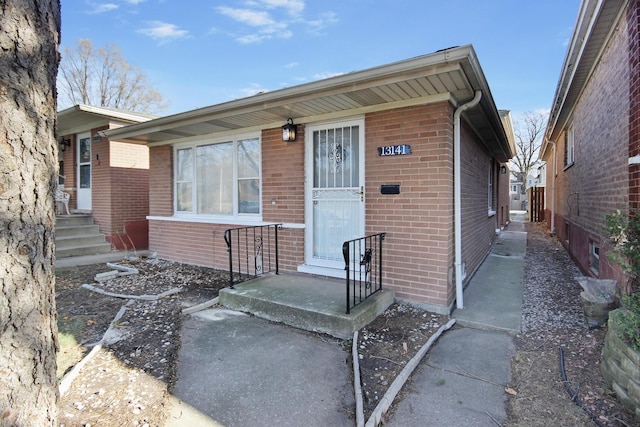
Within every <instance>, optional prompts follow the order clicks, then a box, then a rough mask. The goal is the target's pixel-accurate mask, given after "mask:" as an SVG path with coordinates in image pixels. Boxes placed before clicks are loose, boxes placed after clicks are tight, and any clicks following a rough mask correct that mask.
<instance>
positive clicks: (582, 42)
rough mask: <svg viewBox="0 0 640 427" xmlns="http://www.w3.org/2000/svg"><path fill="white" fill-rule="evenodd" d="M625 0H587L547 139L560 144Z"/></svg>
mask: <svg viewBox="0 0 640 427" xmlns="http://www.w3.org/2000/svg"><path fill="white" fill-rule="evenodd" d="M624 4H625V1H624V0H607V1H601V0H592V1H585V2H584V3H583V7H582V8H581V10H580V14H579V17H578V22H577V23H576V25H575V28H574V32H573V35H572V39H571V43H570V45H569V49H568V51H567V56H566V58H565V61H564V64H563V68H562V73H561V76H560V81H559V82H558V87H557V89H556V95H555V97H554V100H553V105H552V108H551V113H550V116H549V128H548V129H547V131H546V138H547V139H549V140H552V141H556V140H557V139H558V137H559V136H560V134H561V133H562V130H563V129H564V128H565V127H566V125H567V122H568V121H569V120H570V119H571V114H572V113H573V109H574V107H575V105H576V103H577V101H578V99H579V98H580V95H581V94H582V92H583V91H584V88H585V86H586V84H587V82H588V80H589V78H590V76H591V74H592V72H593V69H594V67H595V66H596V64H597V62H598V60H599V58H600V56H601V54H602V51H603V49H604V47H605V45H606V43H607V41H608V39H609V37H610V35H611V32H612V31H613V29H614V26H615V24H616V22H617V20H618V17H619V16H620V13H621V11H622V8H623V6H624Z"/></svg>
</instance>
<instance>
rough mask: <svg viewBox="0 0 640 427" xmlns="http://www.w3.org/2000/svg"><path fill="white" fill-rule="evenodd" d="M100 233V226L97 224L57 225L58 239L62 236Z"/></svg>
mask: <svg viewBox="0 0 640 427" xmlns="http://www.w3.org/2000/svg"><path fill="white" fill-rule="evenodd" d="M91 234H100V227H99V226H98V225H96V224H91V225H76V226H63V227H60V226H56V239H57V238H61V237H72V236H85V235H91Z"/></svg>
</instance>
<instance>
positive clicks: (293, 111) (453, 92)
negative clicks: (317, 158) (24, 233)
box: [107, 46, 511, 161]
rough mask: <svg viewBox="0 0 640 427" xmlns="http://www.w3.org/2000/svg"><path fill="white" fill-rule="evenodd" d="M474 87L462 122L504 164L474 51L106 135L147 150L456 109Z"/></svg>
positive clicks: (449, 52) (501, 139)
mask: <svg viewBox="0 0 640 427" xmlns="http://www.w3.org/2000/svg"><path fill="white" fill-rule="evenodd" d="M477 90H481V91H482V92H483V97H482V100H481V104H480V106H479V107H476V108H473V109H470V110H468V111H467V112H465V114H464V115H465V118H466V120H467V121H468V122H469V124H470V125H471V126H472V128H473V129H474V130H475V131H476V132H477V133H478V135H479V136H480V137H481V138H483V140H485V144H487V145H488V146H493V145H495V146H496V147H495V150H492V152H493V151H495V153H497V154H499V157H500V158H501V159H503V160H501V161H506V160H507V159H508V158H510V157H511V155H510V154H509V153H508V152H509V149H508V143H507V141H506V137H505V135H504V130H503V129H502V125H501V123H500V119H499V116H498V112H497V109H496V107H495V104H494V102H493V98H492V97H491V93H490V91H489V88H488V85H487V83H486V81H485V78H484V75H483V74H482V70H481V69H480V66H479V64H478V62H477V59H476V56H475V52H474V51H473V48H472V47H471V46H463V47H457V48H452V49H446V50H443V51H439V52H436V53H433V54H430V55H425V56H421V57H417V58H413V59H409V60H406V61H401V62H398V63H394V64H390V65H386V66H382V67H377V68H372V69H369V70H365V71H360V72H354V73H349V74H345V75H341V76H337V77H333V78H330V79H325V80H320V81H317V82H313V83H308V84H305V85H300V86H295V87H291V88H285V89H280V90H276V91H272V92H265V93H261V94H258V95H255V96H252V97H248V98H243V99H238V100H234V101H230V102H226V103H222V104H217V105H213V106H210V107H205V108H201V109H197V110H192V111H188V112H185V113H180V114H176V115H173V116H167V117H162V118H159V119H156V120H152V121H149V122H146V123H141V124H136V125H131V126H127V127H124V128H120V129H114V130H110V131H108V132H107V135H108V136H109V137H110V138H113V139H118V140H123V139H124V140H127V141H131V142H137V143H145V144H151V145H157V144H166V143H176V142H180V141H184V140H189V139H190V138H197V137H199V136H202V135H214V134H216V133H225V132H232V131H241V130H243V129H267V128H274V127H278V126H281V125H282V124H284V123H285V122H286V121H287V119H288V118H293V121H294V123H307V122H309V121H311V120H318V119H320V118H323V117H337V116H340V115H343V116H346V115H349V114H356V113H365V112H369V111H375V110H382V109H386V108H390V107H392V106H396V105H406V104H407V103H427V102H433V100H434V99H439V100H443V99H446V100H450V101H451V102H453V103H454V104H456V105H457V104H462V103H464V102H467V101H469V100H471V99H472V98H473V96H474V94H475V91H477ZM505 146H506V147H507V149H506V150H505ZM496 157H498V156H496ZM505 157H506V158H505Z"/></svg>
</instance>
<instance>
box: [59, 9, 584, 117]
mask: <svg viewBox="0 0 640 427" xmlns="http://www.w3.org/2000/svg"><path fill="white" fill-rule="evenodd" d="M61 4H62V45H63V46H72V45H74V44H76V42H77V41H78V40H79V39H82V38H88V39H91V40H92V42H93V45H94V47H103V46H105V45H106V44H108V43H115V44H117V45H118V47H119V48H120V49H121V50H122V53H123V56H124V57H125V58H126V60H127V61H128V62H129V63H130V64H132V65H135V66H138V67H140V68H142V69H143V70H144V71H145V73H146V74H147V76H148V78H149V81H150V83H152V84H153V86H154V87H155V88H156V89H157V90H158V91H159V92H160V93H162V94H163V95H164V96H165V97H166V98H167V99H168V100H169V101H170V104H169V108H168V109H167V110H165V111H164V112H163V114H173V113H179V112H183V111H187V110H191V109H194V108H198V107H205V106H208V105H213V104H217V103H221V102H225V101H229V100H232V99H237V98H242V97H245V96H250V95H253V94H255V93H257V92H259V91H269V90H275V89H280V88H283V87H290V86H295V85H298V84H301V83H307V82H310V81H315V80H319V79H322V78H325V77H329V76H334V75H338V74H342V73H347V72H350V71H357V70H364V69H367V68H371V67H376V66H379V65H384V64H389V63H392V62H396V61H400V60H404V59H408V58H412V57H415V56H420V55H424V54H428V53H432V52H434V51H436V50H439V49H443V48H447V47H451V46H461V45H466V44H472V45H473V46H474V48H475V50H476V53H477V54H478V58H479V60H480V64H481V66H482V68H483V70H484V73H485V76H486V78H487V80H488V82H489V86H490V88H491V92H492V94H493V97H494V100H495V102H496V106H497V107H498V108H499V109H506V110H511V111H512V113H513V114H514V116H516V117H517V116H518V115H519V114H521V113H523V112H525V111H535V110H548V109H549V108H550V106H551V102H552V100H553V95H554V93H555V88H556V83H557V80H558V77H559V75H560V68H561V66H562V62H563V60H564V55H565V52H566V49H567V44H568V41H569V38H570V36H571V31H572V30H573V26H574V24H575V21H576V18H577V14H578V8H579V6H580V1H579V0H536V1H527V0H439V1H435V0H340V1H334V0H218V1H200V0H190V1H184V0H183V1H174V0H105V1H87V0H61Z"/></svg>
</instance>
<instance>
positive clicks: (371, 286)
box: [342, 233, 387, 314]
mask: <svg viewBox="0 0 640 427" xmlns="http://www.w3.org/2000/svg"><path fill="white" fill-rule="evenodd" d="M386 234H387V233H378V234H372V235H370V236H366V237H360V238H358V239H353V240H347V241H346V242H344V243H343V244H342V257H343V258H344V269H345V271H346V287H347V314H349V313H351V309H352V308H353V307H355V306H356V305H358V304H360V303H361V302H363V301H364V300H366V299H367V298H368V297H370V296H371V295H373V294H375V293H376V292H378V291H381V290H382V242H383V241H384V239H385V236H386Z"/></svg>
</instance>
